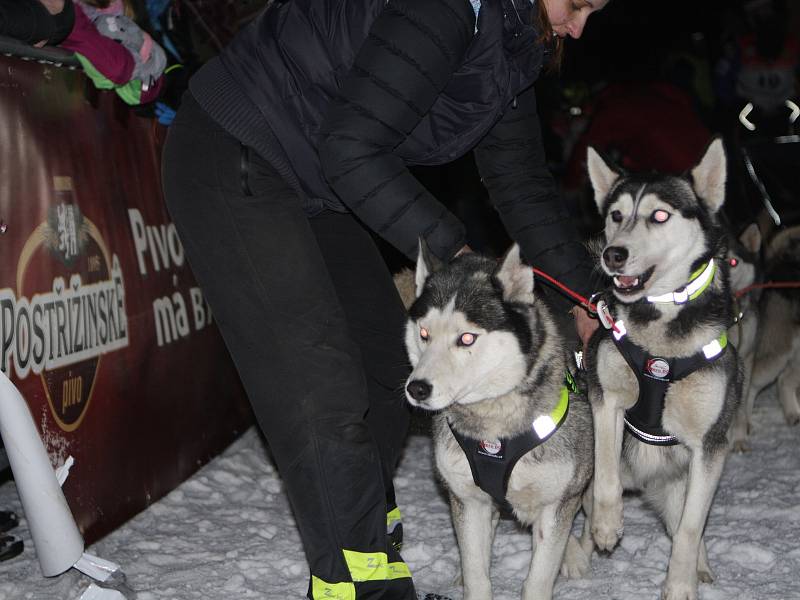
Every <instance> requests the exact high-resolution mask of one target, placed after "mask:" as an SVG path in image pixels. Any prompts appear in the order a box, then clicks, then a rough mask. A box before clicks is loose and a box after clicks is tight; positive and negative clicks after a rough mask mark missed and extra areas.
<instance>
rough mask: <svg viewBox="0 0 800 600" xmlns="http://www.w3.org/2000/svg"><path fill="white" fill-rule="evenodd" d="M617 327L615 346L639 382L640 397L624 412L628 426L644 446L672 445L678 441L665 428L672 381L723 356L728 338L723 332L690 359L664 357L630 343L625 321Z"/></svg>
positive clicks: (626, 425)
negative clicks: (665, 406) (664, 421)
mask: <svg viewBox="0 0 800 600" xmlns="http://www.w3.org/2000/svg"><path fill="white" fill-rule="evenodd" d="M616 325H617V329H618V330H619V331H618V332H616V331H612V332H611V333H612V339H613V340H614V344H615V345H616V347H617V350H619V352H620V354H622V357H623V358H624V359H625V362H627V363H628V365H629V366H630V368H631V370H632V371H633V374H634V375H636V379H637V381H638V382H639V398H638V400H636V404H634V405H633V406H632V407H631V408H629V409H628V410H626V411H625V427H626V428H627V430H628V431H629V432H630V434H631V435H633V437H635V438H636V439H638V440H640V441H642V442H644V443H645V444H652V445H654V446H673V445H675V444H677V443H678V440H677V439H676V438H675V436H674V435H670V434H668V433H667V432H666V431H664V427H663V425H662V416H663V413H664V399H665V397H666V395H667V390H669V386H670V384H671V383H672V382H673V381H678V380H680V379H683V378H684V377H686V376H687V375H689V374H691V373H693V372H695V371H696V370H697V369H699V368H701V367H702V366H704V365H707V364H708V363H710V362H713V361H715V360H717V359H718V358H719V357H720V356H722V355H723V354H724V353H725V350H726V349H727V347H728V336H727V334H726V333H724V332H723V334H722V335H721V336H720V337H719V339H717V340H714V341H712V342H711V343H709V344H706V345H705V346H703V349H702V350H701V351H700V352H697V353H695V354H692V355H691V356H686V357H681V358H662V357H658V356H653V355H652V354H648V353H647V352H645V350H644V349H643V348H642V347H641V346H637V345H636V344H634V343H633V342H632V341H630V340H629V339H628V336H627V332H626V330H625V324H624V323H623V322H622V321H617V322H616Z"/></svg>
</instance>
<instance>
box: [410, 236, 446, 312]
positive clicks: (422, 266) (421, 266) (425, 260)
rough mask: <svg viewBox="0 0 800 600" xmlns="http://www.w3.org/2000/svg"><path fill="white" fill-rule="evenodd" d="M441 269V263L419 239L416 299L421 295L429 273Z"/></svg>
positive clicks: (424, 242)
mask: <svg viewBox="0 0 800 600" xmlns="http://www.w3.org/2000/svg"><path fill="white" fill-rule="evenodd" d="M441 267H442V262H441V261H440V260H439V259H438V258H436V256H435V255H434V254H433V252H431V250H430V248H428V244H427V242H426V241H425V240H424V238H422V237H420V238H419V252H418V253H417V271H416V284H417V298H419V297H420V296H421V295H422V288H424V287H425V281H426V280H427V279H428V277H430V275H431V273H434V272H435V271H438V270H439V269H440V268H441Z"/></svg>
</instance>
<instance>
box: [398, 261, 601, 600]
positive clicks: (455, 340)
mask: <svg viewBox="0 0 800 600" xmlns="http://www.w3.org/2000/svg"><path fill="white" fill-rule="evenodd" d="M409 315H410V317H409V321H408V325H407V329H406V347H407V349H408V354H409V357H410V360H411V364H412V366H413V371H412V373H411V375H410V377H409V379H408V382H407V385H406V396H407V398H408V400H409V402H410V403H411V404H413V405H415V406H418V407H421V408H423V409H426V410H430V411H437V412H436V413H435V414H434V451H435V459H436V466H437V470H438V472H439V474H440V476H441V479H442V480H443V482H444V483H445V485H446V487H447V489H448V492H449V496H450V506H451V512H452V518H453V525H454V528H455V532H456V537H457V539H458V544H459V549H460V552H461V566H462V574H463V583H464V600H491V598H492V589H491V581H490V573H489V571H490V564H491V548H492V540H493V537H494V531H495V528H496V525H497V522H498V518H499V514H500V513H499V510H498V506H497V504H496V503H495V502H494V500H493V499H492V498H491V496H489V494H487V493H486V492H484V491H483V490H482V489H481V488H479V487H478V486H477V485H476V484H475V482H474V480H473V476H472V473H471V470H470V466H469V464H468V461H467V458H466V456H465V454H464V451H463V450H462V449H461V447H460V446H459V444H458V442H457V441H456V439H455V437H454V435H453V433H452V431H451V429H450V427H451V426H452V427H453V428H454V429H455V430H456V431H458V432H459V433H461V434H463V435H466V436H468V437H470V438H473V439H477V440H498V439H508V438H511V437H513V436H515V435H517V434H519V433H522V432H523V431H525V430H528V429H530V427H531V424H532V422H533V421H534V420H535V419H536V418H537V417H539V416H542V415H549V413H550V412H551V411H552V410H553V409H554V408H555V406H556V404H557V402H558V399H559V395H560V390H561V388H562V385H563V381H564V374H565V370H566V366H567V351H566V346H565V342H564V340H563V339H562V337H561V335H560V333H559V331H558V330H557V328H556V325H555V323H554V321H553V319H552V317H551V315H550V313H549V312H548V309H547V308H546V306H545V305H544V303H542V302H536V301H535V300H534V294H533V272H532V270H531V268H530V267H528V266H525V265H524V264H523V263H522V262H521V260H520V255H519V248H518V247H516V246H514V247H513V248H512V249H511V250H510V251H509V253H508V254H507V256H506V257H505V259H504V260H503V262H502V265H499V266H498V264H497V263H496V262H495V261H494V260H491V259H488V258H485V257H482V256H479V255H477V254H472V253H470V254H464V255H462V256H460V257H458V258H456V259H455V260H453V261H452V262H451V263H450V264H448V265H446V266H441V265H436V264H435V262H434V261H433V259H432V258H431V257H430V256H429V255H428V253H427V251H426V250H425V248H424V246H423V247H422V248H421V249H420V254H419V259H418V263H417V268H416V300H415V302H414V303H413V305H412V306H411V307H410V310H409ZM464 333H468V334H472V335H473V336H475V337H474V338H469V339H470V340H472V342H474V343H472V344H471V345H464V344H463V338H462V337H461V336H462V335H463V334H464ZM423 336H425V338H426V339H423ZM459 340H462V341H461V342H459ZM420 382H424V385H427V386H430V390H429V392H430V393H429V395H427V396H426V397H423V398H421V397H420V394H418V393H416V392H414V390H413V387H414V386H415V385H421V384H420ZM448 421H449V423H450V425H448ZM591 432H592V425H591V409H590V407H589V405H588V402H587V401H586V398H585V397H583V396H581V395H579V394H572V393H571V394H570V406H569V411H568V413H567V416H566V419H565V421H564V422H563V424H562V425H561V427H560V428H559V429H557V430H556V431H555V433H553V434H552V436H551V437H550V438H549V439H546V441H544V443H542V444H541V445H539V446H537V447H535V448H534V449H533V450H531V451H530V452H528V453H527V454H525V455H524V456H523V457H522V458H521V459H520V460H519V462H517V463H516V465H515V467H514V469H513V471H512V473H511V476H510V480H509V484H508V491H507V495H506V499H507V500H508V502H509V503H510V505H511V507H512V508H513V511H514V515H515V516H516V518H517V519H518V520H519V521H520V522H522V523H523V524H526V525H533V537H534V540H535V543H534V545H535V551H534V553H533V557H532V561H531V567H530V572H529V574H528V576H527V579H526V580H525V583H524V586H523V591H522V598H523V599H524V600H534V599H536V600H546V599H549V598H551V597H552V590H553V584H554V582H555V579H556V577H557V575H558V573H559V567H562V569H561V572H562V574H564V575H567V576H582V575H584V574H585V573H586V572H587V571H588V570H589V558H590V556H591V552H592V540H591V536H590V534H589V529H590V523H591V515H590V514H587V519H586V524H585V527H584V532H583V536H582V537H581V541H580V542H578V540H576V539H575V538H574V537H572V536H571V535H570V529H571V526H572V523H573V519H574V517H575V515H576V513H577V511H578V509H579V508H580V506H581V503H582V501H583V500H584V499H585V500H586V501H587V503H586V505H585V506H586V508H587V509H590V507H591V505H590V503H589V502H588V501H589V500H590V498H591V492H590V491H588V490H589V489H590V488H589V487H588V486H589V482H590V479H591V475H592V468H593V458H592V450H593V443H592V436H591ZM562 559H563V565H562Z"/></svg>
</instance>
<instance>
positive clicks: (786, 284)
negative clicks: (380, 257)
mask: <svg viewBox="0 0 800 600" xmlns="http://www.w3.org/2000/svg"><path fill="white" fill-rule="evenodd" d="M535 270H536V269H534V271H535ZM770 288H783V289H786V288H800V281H768V282H766V283H754V284H753V285H748V286H747V287H743V288H742V289H740V290H736V291H735V292H734V293H733V295H734V296H736V297H737V298H741V297H742V296H744V295H745V294H746V293H748V292H751V291H752V290H759V289H770Z"/></svg>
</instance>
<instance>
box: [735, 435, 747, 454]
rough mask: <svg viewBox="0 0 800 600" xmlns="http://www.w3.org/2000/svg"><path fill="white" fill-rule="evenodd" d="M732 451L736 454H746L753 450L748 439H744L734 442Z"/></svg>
mask: <svg viewBox="0 0 800 600" xmlns="http://www.w3.org/2000/svg"><path fill="white" fill-rule="evenodd" d="M732 450H733V451H734V452H740V453H744V452H750V450H752V448H751V447H750V442H748V441H747V438H744V439H737V440H733V448H732Z"/></svg>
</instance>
